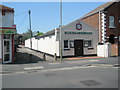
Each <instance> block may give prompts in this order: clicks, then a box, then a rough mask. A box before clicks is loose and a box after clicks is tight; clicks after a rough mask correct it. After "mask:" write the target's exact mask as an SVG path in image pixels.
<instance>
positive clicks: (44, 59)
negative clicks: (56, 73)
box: [43, 53, 46, 61]
mask: <svg viewBox="0 0 120 90" xmlns="http://www.w3.org/2000/svg"><path fill="white" fill-rule="evenodd" d="M43 61H46V58H45V53H43Z"/></svg>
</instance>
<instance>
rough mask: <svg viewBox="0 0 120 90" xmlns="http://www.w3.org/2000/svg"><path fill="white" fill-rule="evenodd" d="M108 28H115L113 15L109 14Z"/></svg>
mask: <svg viewBox="0 0 120 90" xmlns="http://www.w3.org/2000/svg"><path fill="white" fill-rule="evenodd" d="M109 28H115V17H114V16H109Z"/></svg>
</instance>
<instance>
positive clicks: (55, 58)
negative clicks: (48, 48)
mask: <svg viewBox="0 0 120 90" xmlns="http://www.w3.org/2000/svg"><path fill="white" fill-rule="evenodd" d="M54 61H57V55H56V53H54Z"/></svg>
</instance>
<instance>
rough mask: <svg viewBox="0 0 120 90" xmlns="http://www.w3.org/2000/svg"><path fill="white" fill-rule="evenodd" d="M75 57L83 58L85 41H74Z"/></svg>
mask: <svg viewBox="0 0 120 90" xmlns="http://www.w3.org/2000/svg"><path fill="white" fill-rule="evenodd" d="M74 49H75V56H83V40H75V41H74Z"/></svg>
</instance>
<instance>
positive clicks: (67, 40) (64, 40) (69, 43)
mask: <svg viewBox="0 0 120 90" xmlns="http://www.w3.org/2000/svg"><path fill="white" fill-rule="evenodd" d="M65 41H68V48H65V47H64V49H70V41H69V40H64V42H65ZM64 44H65V43H64Z"/></svg>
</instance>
